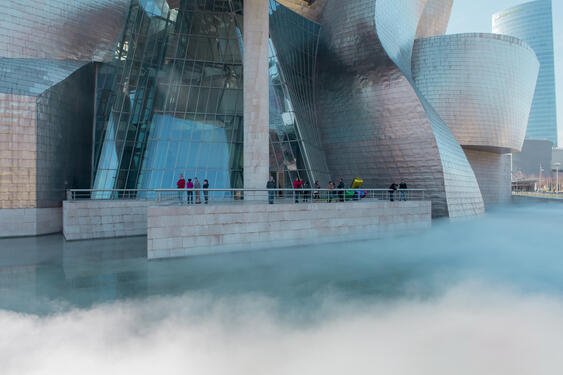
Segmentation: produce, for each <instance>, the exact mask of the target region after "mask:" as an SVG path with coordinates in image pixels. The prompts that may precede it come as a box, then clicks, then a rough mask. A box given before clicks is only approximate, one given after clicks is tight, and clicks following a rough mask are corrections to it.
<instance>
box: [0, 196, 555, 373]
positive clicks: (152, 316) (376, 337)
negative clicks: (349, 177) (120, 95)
mask: <svg viewBox="0 0 563 375" xmlns="http://www.w3.org/2000/svg"><path fill="white" fill-rule="evenodd" d="M562 236H563V205H562V204H542V205H538V206H523V205H517V206H509V207H505V208H498V209H496V210H493V211H492V212H490V213H488V214H487V215H485V216H484V217H480V218H475V219H468V220H463V221H457V222H450V221H448V220H439V221H435V222H434V224H433V228H432V230H430V231H428V232H425V233H421V234H418V235H414V236H405V237H396V238H388V239H383V240H377V241H362V242H349V243H344V244H331V245H318V246H314V247H310V248H304V249H285V250H279V251H278V250H276V251H267V252H252V253H244V254H242V253H241V254H227V255H219V256H210V257H199V258H192V259H182V260H170V261H160V262H150V263H148V264H145V263H144V265H143V266H142V267H140V266H138V265H137V266H135V267H137V268H138V267H140V269H139V270H137V271H138V272H139V274H142V277H141V276H139V279H135V282H136V283H138V284H139V285H137V287H138V288H139V289H141V290H142V292H140V293H139V292H135V293H133V292H132V293H130V294H128V295H127V297H126V298H115V299H113V300H111V299H110V300H105V302H102V303H99V302H95V301H94V302H93V301H90V302H89V303H86V304H84V303H77V302H76V301H78V300H79V299H80V298H78V297H76V296H74V297H73V293H74V292H72V291H73V290H74V289H72V285H73V281H72V280H70V281H69V280H65V283H63V284H61V285H59V287H60V288H62V292H61V294H64V295H65V296H66V297H65V299H57V298H55V297H54V296H53V295H52V294H50V295H49V296H52V297H53V298H50V299H47V300H45V295H44V294H43V295H41V296H37V297H41V303H44V304H46V305H50V304H52V305H53V306H58V305H61V304H64V305H65V308H63V309H57V308H56V307H49V308H46V310H47V311H48V313H45V314H34V313H29V310H26V309H16V308H11V306H12V304H11V303H3V302H2V300H3V299H4V301H7V300H8V298H7V294H6V293H4V294H0V308H2V307H3V308H5V310H0V327H2V334H1V335H0V368H1V369H2V370H1V371H0V372H1V373H2V374H52V373H57V374H67V373H68V374H77V373H79V374H99V373H135V374H153V373H158V374H213V375H215V374H344V373H346V374H348V373H354V374H373V373H381V374H432V375H441V374H448V375H449V374H510V375H514V374H534V375H535V374H556V373H559V372H560V371H561V369H563V359H562V357H561V355H560V353H559V352H560V348H561V347H563V293H562V291H563V254H562V253H563V241H562V240H563V237H562ZM73 256H74V250H73V249H65V251H64V254H63V257H67V259H66V267H65V269H64V272H65V274H66V275H67V278H70V279H72V277H75V278H74V279H73V280H74V283H76V277H78V276H69V275H79V276H81V277H82V278H84V273H83V272H86V271H84V270H83V268H84V265H76V264H71V263H73V262H70V261H69V260H68V258H69V257H70V258H72V257H73ZM137 263H138V262H137ZM120 267H121V268H123V267H129V266H126V265H124V264H121V263H119V264H118V265H116V264H115V263H112V268H111V270H113V271H112V272H116V273H117V272H118V271H116V269H120ZM107 268H108V266H107V265H104V266H100V270H103V271H104V272H110V271H108V270H107ZM100 272H101V271H100ZM128 272H131V270H130V269H128ZM81 280H83V279H81ZM100 284H101V285H95V283H92V285H91V286H89V288H94V289H95V288H103V287H104V285H103V282H100ZM69 285H70V286H69ZM105 287H106V288H107V286H105ZM0 289H1V288H0ZM15 290H16V291H17V292H14V293H13V294H12V295H11V296H10V297H11V298H12V299H13V298H17V297H18V296H19V295H18V293H19V291H18V288H17V286H15ZM75 293H84V291H80V292H78V291H76V292H75ZM25 296H27V295H25V294H21V298H24V297H25ZM81 296H83V294H81ZM4 297H5V298H4ZM81 300H82V301H83V300H84V299H83V298H82V299H81Z"/></svg>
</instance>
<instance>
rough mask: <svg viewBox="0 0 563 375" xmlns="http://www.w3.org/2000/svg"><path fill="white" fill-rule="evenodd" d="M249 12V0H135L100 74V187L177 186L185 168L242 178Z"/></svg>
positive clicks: (216, 183)
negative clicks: (171, 0)
mask: <svg viewBox="0 0 563 375" xmlns="http://www.w3.org/2000/svg"><path fill="white" fill-rule="evenodd" d="M241 15H242V0H232V1H228V2H224V1H195V2H194V1H182V2H180V7H179V8H178V9H174V10H170V9H169V7H168V5H167V2H166V1H165V0H132V2H131V7H130V14H129V17H128V22H127V25H126V31H125V33H124V40H123V41H122V42H121V43H120V50H119V51H117V52H116V54H115V59H114V60H113V61H111V62H109V63H106V64H104V65H103V66H102V68H101V69H100V72H101V73H100V74H99V75H98V82H99V83H98V91H97V96H96V100H97V101H98V103H97V104H98V105H97V113H96V129H95V133H96V134H97V139H99V141H98V143H99V145H97V146H96V147H97V148H96V150H97V151H96V174H95V182H94V186H95V187H100V188H101V187H104V188H115V189H120V188H125V187H128V188H134V187H137V188H171V187H172V188H173V187H174V186H175V184H174V181H175V179H176V178H177V174H179V171H183V173H185V174H186V177H188V178H193V177H194V175H193V174H195V173H198V174H200V175H199V176H197V177H199V178H200V180H203V179H205V178H208V177H207V176H206V174H207V173H209V174H210V176H211V177H209V178H208V179H210V178H212V180H213V187H216V188H221V187H224V188H229V187H242V178H241V176H242V173H241V172H242V139H243V134H242V131H243V128H242V116H243V108H242V102H243V95H242V87H243V81H242V79H243V77H242V54H241V49H240V45H239V40H240V34H239V31H238V26H240V25H241V24H242V19H241ZM121 77H123V79H121ZM102 79H103V82H102V81H101V80H102ZM109 113H113V115H112V116H109ZM110 119H113V120H110ZM217 171H221V172H220V173H219V172H217ZM210 182H211V180H210Z"/></svg>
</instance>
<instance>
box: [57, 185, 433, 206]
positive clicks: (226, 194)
mask: <svg viewBox="0 0 563 375" xmlns="http://www.w3.org/2000/svg"><path fill="white" fill-rule="evenodd" d="M87 199H90V200H120V199H122V200H125V199H135V200H151V201H155V202H161V203H162V204H192V203H193V204H199V203H202V204H207V203H220V202H222V203H226V202H229V203H244V202H249V201H260V202H269V203H272V204H276V203H332V202H354V201H363V200H395V201H400V200H424V190H423V189H399V190H390V189H314V188H313V189H111V190H99V189H71V190H68V191H67V200H70V201H77V200H87Z"/></svg>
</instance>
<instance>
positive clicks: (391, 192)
mask: <svg viewBox="0 0 563 375" xmlns="http://www.w3.org/2000/svg"><path fill="white" fill-rule="evenodd" d="M396 190H397V184H396V183H394V182H393V183H392V184H391V186H389V200H390V201H391V202H393V201H394V200H395V191H396Z"/></svg>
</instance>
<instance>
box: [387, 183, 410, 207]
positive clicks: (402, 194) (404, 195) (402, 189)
mask: <svg viewBox="0 0 563 375" xmlns="http://www.w3.org/2000/svg"><path fill="white" fill-rule="evenodd" d="M397 188H399V201H402V200H404V201H406V200H407V191H406V190H407V189H408V188H407V183H406V182H405V181H404V180H403V181H401V183H400V184H399V185H397V184H396V183H394V182H393V183H392V184H391V186H389V200H390V201H391V202H393V201H394V200H395V192H396V191H397Z"/></svg>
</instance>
